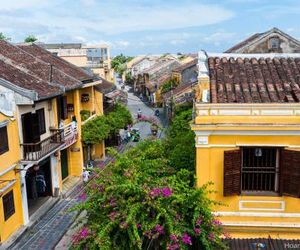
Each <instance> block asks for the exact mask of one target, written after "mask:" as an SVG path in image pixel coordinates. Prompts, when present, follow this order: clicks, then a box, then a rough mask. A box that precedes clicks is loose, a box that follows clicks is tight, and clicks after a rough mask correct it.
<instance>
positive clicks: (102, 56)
mask: <svg viewBox="0 0 300 250" xmlns="http://www.w3.org/2000/svg"><path fill="white" fill-rule="evenodd" d="M40 46H42V47H43V48H45V49H47V50H48V51H50V52H51V53H53V54H54V55H57V56H59V57H61V58H63V59H64V60H66V61H68V62H70V63H72V64H74V65H76V66H78V67H82V68H85V69H87V70H90V71H92V72H93V73H94V74H95V75H97V76H100V77H102V78H105V79H106V80H108V81H113V70H112V68H111V58H110V47H109V46H108V45H107V44H93V45H84V44H81V43H59V44H40Z"/></svg>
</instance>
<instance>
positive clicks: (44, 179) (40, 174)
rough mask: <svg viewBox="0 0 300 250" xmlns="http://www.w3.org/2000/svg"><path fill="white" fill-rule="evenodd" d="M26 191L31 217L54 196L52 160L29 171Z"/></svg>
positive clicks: (48, 159)
mask: <svg viewBox="0 0 300 250" xmlns="http://www.w3.org/2000/svg"><path fill="white" fill-rule="evenodd" d="M26 191H27V201H28V211H29V216H31V215H32V214H33V213H34V212H36V211H37V210H38V209H39V208H40V207H41V206H42V205H43V204H44V203H45V201H46V200H47V199H48V198H49V197H50V196H52V195H53V194H52V182H51V168H50V158H47V159H46V160H44V161H42V162H40V163H39V164H38V165H35V166H33V167H31V168H29V169H28V170H27V173H26Z"/></svg>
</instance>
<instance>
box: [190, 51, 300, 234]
mask: <svg viewBox="0 0 300 250" xmlns="http://www.w3.org/2000/svg"><path fill="white" fill-rule="evenodd" d="M299 61H300V54H281V55H279V54H252V55H249V54H205V53H202V52H201V53H199V62H198V68H199V85H200V90H199V95H198V100H197V103H196V104H195V119H194V123H193V125H192V129H193V130H194V131H195V134H196V174H197V185H198V186H202V185H204V184H205V183H208V182H213V183H214V185H213V187H212V189H214V190H215V191H216V193H213V194H211V198H213V199H214V200H217V201H219V202H221V203H223V204H224V205H223V206H216V207H215V208H214V213H215V215H216V216H220V220H221V221H222V222H223V224H224V226H225V229H226V230H227V231H228V232H229V233H230V234H231V235H232V237H234V238H269V237H270V238H280V239H300V125H299V124H300V103H299V102H300V91H299V89H300V81H299V79H300V74H299V72H300V71H299V70H300V66H299Z"/></svg>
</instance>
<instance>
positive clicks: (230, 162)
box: [223, 150, 241, 196]
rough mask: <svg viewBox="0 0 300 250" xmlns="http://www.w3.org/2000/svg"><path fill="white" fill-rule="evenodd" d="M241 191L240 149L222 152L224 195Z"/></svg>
mask: <svg viewBox="0 0 300 250" xmlns="http://www.w3.org/2000/svg"><path fill="white" fill-rule="evenodd" d="M240 193H241V151H240V150H232V151H225V152H224V191H223V195H224V196H229V195H237V194H240Z"/></svg>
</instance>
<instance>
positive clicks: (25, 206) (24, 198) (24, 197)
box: [20, 170, 29, 225]
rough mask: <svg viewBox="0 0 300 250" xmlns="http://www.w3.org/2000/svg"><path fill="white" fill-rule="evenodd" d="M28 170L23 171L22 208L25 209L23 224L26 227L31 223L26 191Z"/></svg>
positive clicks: (21, 175) (21, 176)
mask: <svg viewBox="0 0 300 250" xmlns="http://www.w3.org/2000/svg"><path fill="white" fill-rule="evenodd" d="M25 176H26V170H23V171H21V174H20V178H21V195H22V207H23V223H24V225H26V224H28V222H29V212H28V201H27V190H26V178H25Z"/></svg>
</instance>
